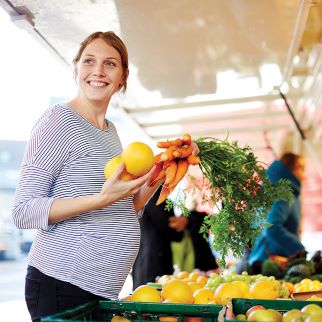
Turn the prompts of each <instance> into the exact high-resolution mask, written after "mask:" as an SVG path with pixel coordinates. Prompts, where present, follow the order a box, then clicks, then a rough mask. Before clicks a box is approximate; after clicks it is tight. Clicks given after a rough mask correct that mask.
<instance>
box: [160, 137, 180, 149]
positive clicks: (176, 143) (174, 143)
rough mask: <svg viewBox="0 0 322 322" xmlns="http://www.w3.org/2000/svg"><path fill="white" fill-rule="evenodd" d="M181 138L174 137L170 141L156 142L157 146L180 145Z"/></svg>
mask: <svg viewBox="0 0 322 322" xmlns="http://www.w3.org/2000/svg"><path fill="white" fill-rule="evenodd" d="M181 145H182V140H181V139H175V140H172V141H159V142H158V143H157V147H158V148H169V147H170V146H181Z"/></svg>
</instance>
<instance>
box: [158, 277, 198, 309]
mask: <svg viewBox="0 0 322 322" xmlns="http://www.w3.org/2000/svg"><path fill="white" fill-rule="evenodd" d="M192 294H193V293H192V290H191V288H190V286H189V285H188V284H187V283H186V282H184V281H182V280H179V279H174V280H170V281H168V282H166V283H165V284H163V285H162V290H161V297H162V298H163V299H164V300H167V299H173V300H178V301H180V302H182V303H185V304H192V303H193V296H192Z"/></svg>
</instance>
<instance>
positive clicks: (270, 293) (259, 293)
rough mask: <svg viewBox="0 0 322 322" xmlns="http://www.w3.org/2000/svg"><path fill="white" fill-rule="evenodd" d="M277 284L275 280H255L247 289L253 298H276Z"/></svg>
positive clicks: (277, 292)
mask: <svg viewBox="0 0 322 322" xmlns="http://www.w3.org/2000/svg"><path fill="white" fill-rule="evenodd" d="M279 289H280V288H279V285H278V283H276V282H275V281H267V280H266V281H265V280H264V281H257V282H255V283H254V284H252V286H251V287H250V289H249V292H250V294H251V295H252V296H253V297H254V299H264V300H276V299H277V298H278V296H279V293H280V291H279Z"/></svg>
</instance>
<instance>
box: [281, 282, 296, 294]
mask: <svg viewBox="0 0 322 322" xmlns="http://www.w3.org/2000/svg"><path fill="white" fill-rule="evenodd" d="M282 286H285V287H286V288H287V289H288V291H289V292H290V293H293V292H294V285H293V283H291V282H284V283H283V284H282Z"/></svg>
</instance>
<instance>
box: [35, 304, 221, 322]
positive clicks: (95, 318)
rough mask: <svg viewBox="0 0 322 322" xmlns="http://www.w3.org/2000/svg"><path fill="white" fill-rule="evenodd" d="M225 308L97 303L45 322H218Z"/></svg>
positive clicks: (45, 319)
mask: <svg viewBox="0 0 322 322" xmlns="http://www.w3.org/2000/svg"><path fill="white" fill-rule="evenodd" d="M222 310H223V306H222V305H196V304H191V305H188V304H170V303H143V302H140V303H139V302H122V301H94V302H89V303H87V304H84V305H81V306H79V307H77V308H75V309H71V310H67V311H65V312H62V313H58V314H55V315H52V316H49V317H46V318H43V319H42V320H41V321H42V322H64V321H78V322H81V321H82V322H84V321H91V322H105V321H110V320H111V319H112V317H113V315H114V314H116V315H122V316H124V317H126V318H128V319H129V320H131V321H132V322H140V321H145V322H146V321H147V320H148V321H159V317H162V316H174V317H177V321H178V322H182V321H183V318H184V317H202V321H203V322H217V321H218V316H219V313H220V312H221V311H222Z"/></svg>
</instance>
